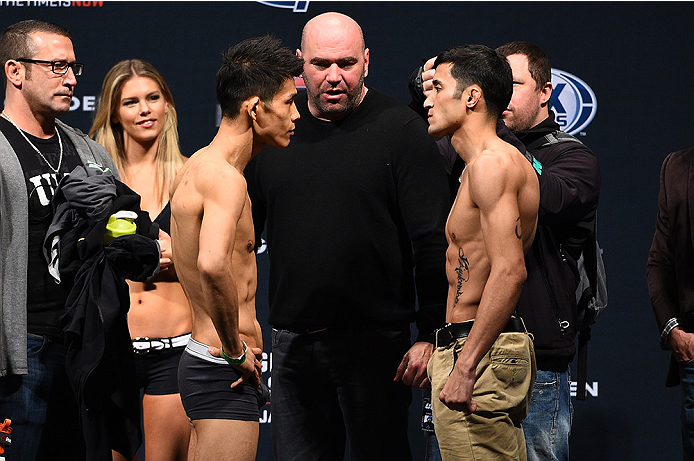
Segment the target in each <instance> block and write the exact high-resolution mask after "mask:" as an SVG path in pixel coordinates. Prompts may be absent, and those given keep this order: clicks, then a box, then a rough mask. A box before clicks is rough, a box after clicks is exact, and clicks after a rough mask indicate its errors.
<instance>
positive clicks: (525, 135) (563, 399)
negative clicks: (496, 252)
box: [497, 42, 600, 460]
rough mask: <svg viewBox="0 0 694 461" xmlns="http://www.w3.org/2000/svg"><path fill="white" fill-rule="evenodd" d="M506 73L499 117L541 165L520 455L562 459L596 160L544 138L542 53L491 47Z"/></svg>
mask: <svg viewBox="0 0 694 461" xmlns="http://www.w3.org/2000/svg"><path fill="white" fill-rule="evenodd" d="M497 51H499V52H500V53H501V54H503V55H504V56H506V58H507V59H508V61H509V64H510V65H511V69H512V71H513V80H514V86H513V98H511V103H510V104H509V107H508V109H507V110H506V111H505V112H504V114H503V115H502V118H503V119H504V122H505V123H506V125H508V127H509V128H510V129H511V130H512V131H513V132H514V134H515V135H516V136H517V137H518V139H520V140H521V142H523V144H525V146H526V148H527V149H528V151H529V153H530V154H532V155H533V157H535V159H537V160H538V161H539V162H540V163H541V164H542V169H541V172H542V173H541V174H540V175H539V179H540V210H539V213H538V227H537V234H536V235H535V241H534V242H533V246H532V248H531V250H530V252H529V253H528V254H527V256H526V260H525V261H526V267H527V271H528V279H527V280H526V282H525V286H524V287H523V291H522V292H521V296H520V299H519V300H518V306H517V313H518V315H519V316H520V317H522V318H523V320H525V323H526V326H527V328H528V331H530V332H531V333H532V334H533V336H534V337H535V354H536V356H537V379H536V381H535V388H534V390H533V397H532V402H531V404H530V412H529V414H528V417H527V418H526V420H525V421H524V422H523V429H524V431H525V440H526V444H527V449H528V460H541V459H542V460H544V459H549V460H555V459H556V460H568V459H569V433H570V431H571V420H572V416H573V408H572V405H571V394H570V387H569V383H570V377H569V362H571V361H572V360H573V356H574V353H575V351H576V346H575V338H576V333H577V331H576V329H575V325H574V316H573V314H574V311H575V309H576V294H575V293H576V286H577V281H578V280H577V278H576V276H575V272H574V271H575V270H576V261H577V260H578V258H579V256H580V254H581V246H582V245H583V243H584V242H585V241H586V239H587V238H588V236H589V235H590V234H591V232H593V230H594V228H595V216H596V212H597V207H598V199H599V196H600V168H599V166H598V159H597V158H596V156H595V155H594V154H593V152H591V150H590V149H588V147H586V146H585V145H583V144H582V143H580V142H579V141H578V140H575V139H571V140H569V141H566V142H558V143H556V142H550V139H549V138H546V139H545V140H541V139H542V138H545V137H546V136H550V137H551V136H557V134H558V132H559V125H558V124H557V123H556V122H555V120H554V113H553V112H551V111H550V110H549V103H550V97H551V95H552V83H551V79H552V75H551V67H550V64H549V59H547V56H546V55H545V54H544V53H543V52H542V50H540V49H539V48H538V47H537V46H535V45H532V44H530V43H527V42H512V43H508V44H506V45H502V46H501V47H499V48H497Z"/></svg>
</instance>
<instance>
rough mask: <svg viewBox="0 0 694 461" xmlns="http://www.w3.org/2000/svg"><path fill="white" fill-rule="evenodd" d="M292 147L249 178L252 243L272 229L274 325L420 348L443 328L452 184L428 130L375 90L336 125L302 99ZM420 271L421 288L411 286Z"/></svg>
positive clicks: (269, 151) (270, 154)
mask: <svg viewBox="0 0 694 461" xmlns="http://www.w3.org/2000/svg"><path fill="white" fill-rule="evenodd" d="M296 105H297V108H298V109H299V112H300V114H301V118H300V119H299V120H298V121H297V123H296V134H295V135H294V136H293V138H292V141H291V143H290V145H289V147H288V148H287V149H285V150H277V149H275V148H272V147H266V148H265V149H264V150H263V151H262V152H261V153H260V154H259V155H258V156H257V157H256V158H255V159H254V160H253V161H252V162H251V163H250V164H249V166H248V168H247V169H246V180H247V181H248V190H249V194H250V197H251V201H252V206H253V218H254V223H255V227H256V234H257V239H256V242H260V238H259V237H260V234H261V232H262V230H263V228H264V225H265V221H266V219H267V241H268V253H269V258H270V280H269V283H270V287H269V297H270V323H271V324H272V325H273V326H276V327H278V328H285V329H290V330H300V329H303V328H307V327H308V328H317V327H329V326H337V325H397V324H402V323H405V322H411V321H412V320H414V319H415V308H414V307H415V282H416V291H417V295H418V300H419V305H420V309H419V312H418V313H417V315H416V320H417V324H418V327H419V330H420V337H419V339H420V340H421V339H429V337H428V335H430V334H431V332H432V331H433V330H434V329H435V328H437V327H441V326H443V322H444V314H445V302H446V294H447V281H446V276H445V252H446V247H447V243H446V239H445V235H444V225H445V221H446V217H447V214H448V207H447V196H448V190H447V187H446V184H447V181H446V172H445V169H444V166H443V162H442V159H441V156H440V155H439V154H438V152H437V149H436V146H435V144H434V140H433V139H432V138H431V137H429V136H428V134H427V131H426V130H427V128H426V124H425V123H424V121H423V120H422V119H421V118H420V117H418V116H417V114H416V113H414V112H413V111H412V110H410V109H409V108H407V107H406V106H405V105H404V104H402V103H401V102H399V101H397V100H396V99H394V98H392V97H390V96H387V95H385V94H383V93H381V92H379V91H377V90H373V89H370V90H369V92H368V93H367V95H366V96H365V98H364V100H363V101H362V102H361V104H360V105H359V106H358V107H357V108H356V109H354V111H352V112H351V113H350V114H349V115H348V116H347V117H346V118H344V119H343V120H341V121H339V122H326V121H321V120H318V119H316V118H315V117H313V116H312V115H311V114H310V112H309V110H308V105H307V96H306V94H301V95H300V96H299V97H298V98H297V102H296ZM413 267H414V269H415V270H414V276H413Z"/></svg>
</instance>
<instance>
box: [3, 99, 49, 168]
mask: <svg viewBox="0 0 694 461" xmlns="http://www.w3.org/2000/svg"><path fill="white" fill-rule="evenodd" d="M0 115H2V116H3V117H5V118H6V119H7V121H8V122H10V123H11V124H12V125H13V126H14V127H15V128H17V131H19V134H21V135H22V137H23V138H24V139H25V140H26V142H28V143H29V145H30V146H31V147H33V148H34V150H35V151H36V153H37V154H39V155H40V156H41V158H42V159H43V161H44V162H46V165H48V167H49V168H50V169H51V170H53V172H54V173H55V174H57V175H58V176H60V173H59V171H60V165H61V164H62V163H63V140H62V139H61V138H60V130H58V128H57V127H56V129H55V133H56V134H57V135H58V145H59V146H60V156H59V157H58V168H53V165H51V164H50V162H49V161H48V159H47V158H46V157H44V156H43V154H42V153H41V151H40V150H39V149H38V147H36V146H35V145H34V143H33V142H31V141H30V140H29V138H28V137H27V135H25V134H24V131H22V129H21V128H19V127H18V126H17V124H16V123H14V121H13V120H12V119H11V118H10V117H9V116H8V115H7V113H6V112H5V111H4V110H3V111H2V112H1V113H0Z"/></svg>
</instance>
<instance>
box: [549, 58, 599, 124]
mask: <svg viewBox="0 0 694 461" xmlns="http://www.w3.org/2000/svg"><path fill="white" fill-rule="evenodd" d="M552 88H553V89H552V98H551V99H550V103H549V108H550V109H552V110H553V111H554V115H555V119H556V121H557V123H558V124H559V127H560V128H561V130H562V131H564V132H566V133H569V134H574V135H575V134H577V133H580V132H581V130H583V129H584V128H585V127H587V126H588V124H589V123H590V122H591V121H592V120H593V117H595V113H596V112H597V111H598V100H597V99H596V98H595V93H593V90H592V89H591V88H590V87H589V86H588V84H587V83H586V82H584V81H583V80H581V79H580V78H578V77H576V76H575V75H573V74H570V73H568V72H564V71H563V70H559V69H552Z"/></svg>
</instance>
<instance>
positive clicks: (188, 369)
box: [178, 338, 270, 421]
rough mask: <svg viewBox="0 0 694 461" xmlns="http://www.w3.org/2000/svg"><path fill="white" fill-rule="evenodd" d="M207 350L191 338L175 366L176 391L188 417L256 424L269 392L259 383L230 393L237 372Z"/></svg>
mask: <svg viewBox="0 0 694 461" xmlns="http://www.w3.org/2000/svg"><path fill="white" fill-rule="evenodd" d="M207 348H208V346H206V345H205V344H202V343H200V342H198V341H195V340H194V339H192V338H191V339H190V340H189V341H188V345H187V346H186V348H185V352H184V353H183V355H182V356H181V361H180V363H179V365H178V388H179V390H180V393H181V401H182V402H183V408H184V409H185V410H186V414H187V415H188V417H189V418H190V419H191V420H197V419H232V420H237V421H258V419H259V417H260V413H259V410H260V407H262V406H263V405H265V403H266V402H267V401H268V399H269V397H270V390H269V389H268V388H267V386H265V384H263V383H262V382H261V384H260V386H259V387H255V386H254V385H253V384H251V383H249V382H244V383H243V384H241V385H240V386H237V387H235V388H234V389H232V388H231V387H229V386H231V383H233V382H234V381H236V380H237V379H239V378H240V377H241V376H242V375H241V372H239V371H238V370H237V369H236V368H234V367H232V366H231V365H229V364H228V363H227V362H226V360H224V359H223V358H219V357H214V356H213V355H212V354H210V353H209V352H208V351H207Z"/></svg>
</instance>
